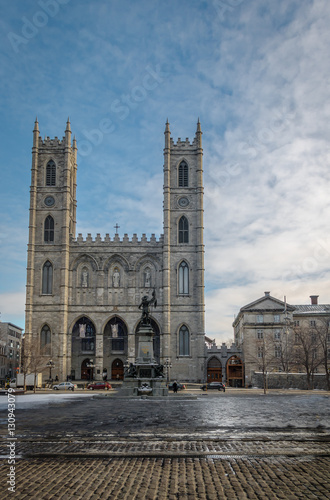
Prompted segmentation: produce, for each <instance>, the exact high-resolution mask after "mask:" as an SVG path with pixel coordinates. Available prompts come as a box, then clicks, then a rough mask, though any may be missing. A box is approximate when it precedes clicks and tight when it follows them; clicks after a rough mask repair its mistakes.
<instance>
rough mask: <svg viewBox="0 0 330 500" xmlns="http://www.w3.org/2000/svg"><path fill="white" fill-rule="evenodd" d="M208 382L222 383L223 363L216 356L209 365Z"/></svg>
mask: <svg viewBox="0 0 330 500" xmlns="http://www.w3.org/2000/svg"><path fill="white" fill-rule="evenodd" d="M207 381H208V382H221V381H222V366H221V361H220V360H219V359H218V358H216V357H215V356H213V357H212V358H211V359H210V360H209V361H208V363H207Z"/></svg>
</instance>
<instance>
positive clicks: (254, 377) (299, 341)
mask: <svg viewBox="0 0 330 500" xmlns="http://www.w3.org/2000/svg"><path fill="white" fill-rule="evenodd" d="M310 298H311V304H308V305H290V304H287V303H286V301H281V300H279V299H276V298H274V297H272V296H271V295H270V292H265V294H264V296H263V297H261V298H259V299H257V300H255V301H254V302H251V303H250V304H248V305H246V306H244V307H242V308H241V309H240V312H239V314H238V315H237V317H236V318H235V321H234V323H233V327H234V338H235V344H236V346H237V347H238V348H240V349H241V350H242V352H243V360H244V371H245V375H244V377H245V385H246V386H249V385H259V386H260V385H261V376H260V374H262V373H266V374H267V377H268V379H269V380H268V384H269V387H271V386H273V387H286V386H291V387H301V388H307V386H314V387H320V388H321V387H322V388H326V385H327V384H326V377H325V373H326V371H329V367H328V369H327V368H326V366H327V361H328V360H329V364H330V333H329V322H330V304H318V296H316V295H312V296H311V297H310ZM307 372H308V373H307Z"/></svg>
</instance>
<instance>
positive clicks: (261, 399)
mask: <svg viewBox="0 0 330 500" xmlns="http://www.w3.org/2000/svg"><path fill="white" fill-rule="evenodd" d="M329 403H330V397H329V394H327V393H321V392H318V393H307V392H306V393H299V394H290V393H289V394H288V393H286V394H285V393H283V394H281V393H276V392H274V393H270V394H267V395H266V396H265V395H263V394H262V393H261V392H260V391H259V392H256V391H250V392H248V391H235V390H232V391H230V390H228V391H226V393H222V392H221V393H216V394H212V393H207V394H203V393H201V392H199V391H197V392H193V391H191V392H190V393H189V391H186V392H185V393H184V394H183V393H180V394H177V395H171V396H170V397H169V398H166V399H158V400H154V399H133V400H128V399H120V398H116V397H114V393H100V394H94V393H93V394H90V393H80V394H79V392H78V391H77V392H75V393H74V394H70V395H69V394H66V395H64V394H63V395H58V394H56V395H54V394H43V395H41V394H38V395H35V396H34V395H33V396H30V395H24V396H17V397H16V412H15V413H16V429H15V437H16V438H17V440H16V442H15V449H16V464H15V468H16V471H15V472H16V493H15V494H12V495H13V497H17V498H35V499H38V500H39V499H44V498H45V499H46V498H47V499H49V498H54V499H55V498H56V499H62V498H63V499H71V498H92V499H98V498H111V499H112V498H114V499H124V498H127V499H154V500H156V499H166V498H169V499H178V498H179V499H181V498H182V499H185V498H191V499H195V498H196V499H199V498H201V499H208V498H209V499H213V498H214V499H216V498H252V499H259V498H262V499H268V498H274V499H276V498H283V499H286V498H288V499H291V498H292V499H296V498H308V499H309V498H322V499H323V498H324V499H329V491H330V482H329V467H330V459H329V455H330V453H329V440H330V418H329V411H330V409H329V406H330V405H329ZM4 405H5V406H6V401H3V399H2V398H1V399H0V418H1V423H2V424H4V425H2V426H1V428H2V437H3V439H2V446H1V455H2V460H1V469H2V471H3V473H2V475H1V483H0V484H1V486H0V493H2V496H3V493H5V492H6V491H7V487H6V474H5V472H6V470H7V469H8V460H7V459H6V458H5V457H6V453H7V451H6V446H7V442H8V441H7V428H6V418H7V413H6V408H5V409H3V408H4ZM14 495H15V496H14Z"/></svg>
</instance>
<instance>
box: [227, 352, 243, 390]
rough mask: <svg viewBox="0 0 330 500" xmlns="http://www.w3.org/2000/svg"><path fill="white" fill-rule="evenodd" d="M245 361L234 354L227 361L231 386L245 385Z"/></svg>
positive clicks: (228, 382) (228, 381) (228, 379)
mask: <svg viewBox="0 0 330 500" xmlns="http://www.w3.org/2000/svg"><path fill="white" fill-rule="evenodd" d="M243 377H244V373H243V363H242V360H241V358H239V357H238V356H232V357H231V358H229V359H228V361H227V385H229V387H243V385H244V379H243Z"/></svg>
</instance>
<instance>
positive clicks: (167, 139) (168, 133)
mask: <svg viewBox="0 0 330 500" xmlns="http://www.w3.org/2000/svg"><path fill="white" fill-rule="evenodd" d="M164 134H165V148H169V147H170V139H171V131H170V124H169V122H168V118H167V120H166V125H165V132H164Z"/></svg>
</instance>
